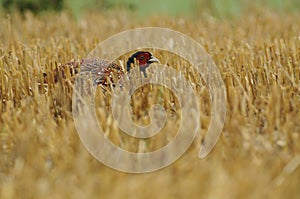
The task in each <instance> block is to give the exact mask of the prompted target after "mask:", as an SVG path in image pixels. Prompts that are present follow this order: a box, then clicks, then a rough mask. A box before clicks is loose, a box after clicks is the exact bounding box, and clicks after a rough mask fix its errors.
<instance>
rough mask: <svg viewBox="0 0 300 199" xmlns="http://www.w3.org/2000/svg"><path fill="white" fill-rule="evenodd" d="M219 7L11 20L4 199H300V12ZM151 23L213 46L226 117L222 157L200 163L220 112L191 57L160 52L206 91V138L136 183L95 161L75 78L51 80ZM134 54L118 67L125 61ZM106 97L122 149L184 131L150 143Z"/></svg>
mask: <svg viewBox="0 0 300 199" xmlns="http://www.w3.org/2000/svg"><path fill="white" fill-rule="evenodd" d="M199 2H200V1H199ZM213 2H215V4H213V5H214V7H213V8H214V9H212V8H209V7H207V12H203V14H195V15H193V16H186V17H184V16H181V15H179V16H174V15H173V16H172V15H169V14H166V15H163V14H154V13H151V14H149V15H148V14H147V15H145V16H141V15H139V14H138V13H133V12H131V11H130V10H124V9H121V8H114V9H112V10H109V11H102V12H97V11H95V10H93V11H90V12H87V13H80V15H77V14H76V12H74V13H75V14H74V13H72V11H70V10H72V9H69V10H68V9H67V10H63V11H61V12H52V11H49V12H43V13H42V14H33V13H32V12H30V11H24V12H23V13H22V12H21V13H20V12H18V11H12V12H11V11H6V14H4V12H3V13H2V14H1V16H0V17H1V19H0V99H1V102H0V113H1V117H0V198H3V199H10V198H211V199H214V198H230V199H231V198H273V199H281V198H291V199H292V198H295V199H296V198H299V196H300V189H299V186H300V111H299V110H300V26H299V24H300V20H299V19H300V14H299V13H298V12H297V10H296V8H295V7H296V6H295V7H294V10H293V9H292V8H291V7H292V6H290V5H289V4H284V6H283V8H284V9H279V7H276V5H281V4H280V1H274V2H277V4H276V3H274V2H273V4H272V5H271V3H270V4H268V5H271V6H266V7H264V8H262V7H257V6H253V7H251V9H252V10H251V11H249V10H247V9H246V10H244V9H243V11H241V12H240V11H238V12H237V13H236V14H235V10H239V9H241V10H242V7H238V8H236V9H235V8H234V6H233V5H232V6H231V4H233V3H231V4H230V1H228V3H227V5H228V7H230V9H226V10H218V9H221V8H220V6H219V7H218V6H216V5H218V4H217V3H216V2H217V1H213ZM288 2H291V1H288ZM200 3H201V2H200ZM266 4H267V2H266ZM282 5H283V4H282ZM291 5H292V4H291ZM215 8H218V9H215ZM280 8H281V7H280ZM3 10H4V9H3ZM74 16H75V17H74ZM162 16H163V17H164V18H163V20H162ZM145 26H160V27H166V28H171V29H174V30H177V31H180V32H182V33H184V34H187V35H189V36H190V37H192V38H193V39H195V40H196V41H198V42H199V43H200V44H201V45H203V46H204V48H205V49H206V51H207V52H208V53H209V54H210V55H211V56H212V58H213V60H214V61H215V63H216V65H217V66H218V68H219V70H220V72H221V75H222V78H223V80H224V83H225V85H226V91H227V102H226V108H227V117H226V121H225V126H224V129H223V132H222V135H221V137H220V140H219V141H218V143H217V145H216V146H215V148H214V150H213V151H212V152H211V153H210V154H209V156H208V157H207V158H205V159H203V160H200V159H199V158H198V156H197V154H198V152H199V148H200V146H201V142H202V139H203V135H205V133H206V131H207V127H208V124H209V122H210V115H211V113H210V102H209V94H208V90H207V88H206V87H205V83H203V81H202V79H201V76H200V75H199V74H195V73H194V72H193V71H190V70H189V67H190V66H189V65H188V63H186V62H185V61H184V60H183V61H182V60H181V61H180V60H179V58H178V57H176V56H174V55H169V54H168V53H167V52H163V51H158V50H154V51H153V54H155V56H156V57H158V58H159V59H160V60H161V62H162V63H167V64H168V65H170V66H173V67H174V68H176V69H182V70H184V74H185V76H186V77H187V78H188V79H189V80H190V81H191V82H193V83H194V84H195V83H198V85H197V86H195V87H194V88H195V90H196V92H197V94H198V98H199V104H200V107H201V118H200V119H201V129H200V134H199V135H198V136H197V138H196V140H195V141H194V143H193V144H192V146H191V147H190V148H189V150H188V151H187V152H186V153H185V154H184V155H183V156H182V157H181V158H180V159H178V160H177V161H176V162H175V163H174V164H172V165H170V166H169V167H167V168H164V169H162V170H159V171H156V172H153V173H148V174H138V175H137V174H127V173H123V172H118V171H115V170H113V169H110V168H108V167H106V166H105V165H103V164H101V163H100V162H98V161H97V160H96V159H94V158H93V157H92V156H91V155H90V154H89V153H88V152H87V150H86V149H85V148H84V146H83V145H82V144H81V142H80V139H79V137H78V135H77V132H76V128H75V125H74V121H73V117H72V112H71V97H72V85H73V84H72V80H71V78H67V79H64V80H61V81H59V82H58V83H53V82H50V83H49V84H48V85H44V83H43V73H44V72H46V73H48V74H50V73H51V72H52V71H53V69H54V68H55V67H57V66H59V65H61V64H63V63H67V62H70V61H72V60H80V59H82V58H84V57H85V56H86V55H87V54H88V53H89V52H90V51H91V50H92V49H93V48H95V47H96V46H97V44H99V42H101V41H103V40H104V39H106V38H108V37H109V36H111V35H113V34H116V33H118V32H120V31H124V30H128V29H132V28H135V27H145ZM162 37H163V35H162ZM138 39H142V38H138ZM127 57H128V55H124V57H121V58H120V59H119V60H120V61H121V62H123V63H124V61H125V60H126V59H127ZM172 57H173V59H170V58H172ZM119 60H116V61H117V62H119ZM124 64H125V63H124ZM180 67H183V68H180ZM144 89H150V90H151V92H152V93H153V96H154V99H150V101H151V100H152V102H153V101H155V100H157V99H161V98H164V99H165V100H173V101H174V100H176V99H174V97H173V96H172V94H170V93H169V91H168V90H164V91H163V93H165V94H166V95H165V96H167V97H162V94H161V90H162V88H161V87H155V88H144ZM98 94H99V95H98V96H97V97H98V101H97V102H99V103H98V104H99V107H98V109H97V111H98V112H97V113H98V119H99V121H101V126H102V127H103V128H104V129H105V133H106V134H107V136H108V137H109V138H110V139H111V140H112V142H114V143H115V144H117V145H119V146H121V147H124V148H126V149H127V150H131V151H139V152H144V151H151V150H154V149H157V148H159V147H161V146H162V145H164V144H165V143H166V142H168V141H169V140H170V139H171V138H172V137H173V136H174V135H173V134H172V133H171V134H168V132H170V131H171V132H174V131H176V130H177V129H176V128H177V127H178V123H177V122H178V119H180V117H178V118H175V119H174V118H173V119H170V120H169V121H168V122H167V124H166V127H165V131H164V132H162V133H161V134H160V135H159V136H158V137H155V138H153V139H151V140H137V139H132V138H129V137H128V136H125V135H123V133H122V132H121V131H120V130H119V129H118V127H117V124H116V122H115V121H114V120H113V118H112V115H111V113H110V112H109V108H107V106H105V104H107V103H109V101H110V97H109V96H110V95H109V91H107V92H106V93H103V92H100V91H99V92H98ZM145 98H147V97H145V95H143V94H141V92H140V94H139V93H138V92H137V94H136V95H135V96H134V100H133V107H134V109H133V112H134V116H133V117H134V120H135V121H136V122H138V123H139V122H140V123H147V121H148V116H147V114H145V110H146V108H147V107H148V106H149V105H150V104H151V103H149V99H147V100H145ZM164 106H166V107H167V108H168V110H170V109H171V108H170V107H168V104H167V103H166V104H164ZM170 115H172V113H170ZM145 118H146V119H145ZM164 133H166V134H164Z"/></svg>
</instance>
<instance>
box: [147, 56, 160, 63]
mask: <svg viewBox="0 0 300 199" xmlns="http://www.w3.org/2000/svg"><path fill="white" fill-rule="evenodd" d="M148 63H160V61H159V59H157V58H156V57H154V56H151V58H150V59H149V60H148Z"/></svg>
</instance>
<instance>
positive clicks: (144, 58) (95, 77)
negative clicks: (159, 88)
mask: <svg viewBox="0 0 300 199" xmlns="http://www.w3.org/2000/svg"><path fill="white" fill-rule="evenodd" d="M135 60H136V62H137V63H138V65H139V67H140V71H141V72H143V74H144V76H146V68H147V67H149V65H150V64H152V63H159V60H158V59H157V58H156V57H154V56H153V55H152V54H151V53H150V52H147V51H138V52H136V53H134V54H133V55H131V56H130V57H129V58H128V61H127V65H126V68H127V72H130V69H131V67H132V65H134V63H135ZM78 73H89V74H90V75H91V77H92V81H93V84H94V85H103V86H108V85H109V83H110V82H116V81H117V80H118V79H120V78H121V76H122V75H123V74H124V70H123V69H122V67H121V66H120V65H118V64H117V63H115V62H109V61H106V60H102V59H98V58H92V59H84V60H81V61H80V62H69V63H66V64H64V65H62V66H61V67H59V68H56V69H55V70H54V71H53V75H52V76H53V77H52V78H51V76H48V75H47V74H46V73H44V83H49V82H50V81H52V82H55V83H56V82H58V81H59V78H60V76H61V77H62V78H66V77H68V76H71V77H73V76H76V74H78ZM51 79H52V80H51Z"/></svg>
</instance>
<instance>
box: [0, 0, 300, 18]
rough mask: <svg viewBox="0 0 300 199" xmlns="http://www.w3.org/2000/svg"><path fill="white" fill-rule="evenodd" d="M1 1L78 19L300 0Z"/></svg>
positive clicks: (283, 7)
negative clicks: (93, 15)
mask: <svg viewBox="0 0 300 199" xmlns="http://www.w3.org/2000/svg"><path fill="white" fill-rule="evenodd" d="M0 3H1V12H3V13H6V12H15V11H20V12H25V11H31V12H33V13H36V14H41V13H44V12H49V11H55V12H56V11H57V12H59V11H62V10H67V11H69V12H70V13H71V14H72V15H74V16H75V17H77V18H78V17H80V16H81V15H82V14H84V13H86V12H88V11H91V10H94V11H101V12H105V11H112V10H126V11H129V12H132V13H135V14H137V15H139V16H148V15H154V14H165V15H171V16H191V15H199V14H203V13H208V14H210V15H213V16H216V17H232V16H239V15H240V14H241V13H243V12H244V11H249V10H250V11H251V9H262V10H263V9H272V10H275V11H278V12H298V11H300V0H252V1H251V0H151V1H149V0H0Z"/></svg>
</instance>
